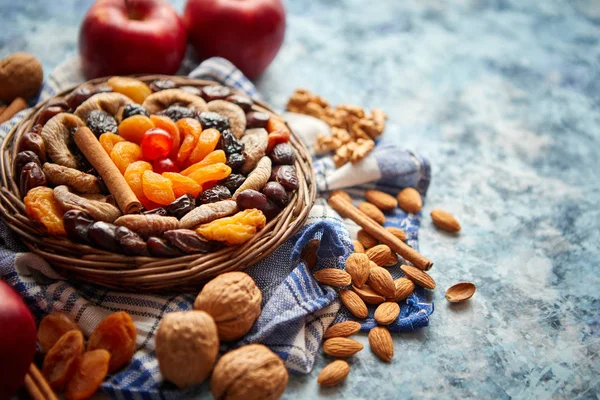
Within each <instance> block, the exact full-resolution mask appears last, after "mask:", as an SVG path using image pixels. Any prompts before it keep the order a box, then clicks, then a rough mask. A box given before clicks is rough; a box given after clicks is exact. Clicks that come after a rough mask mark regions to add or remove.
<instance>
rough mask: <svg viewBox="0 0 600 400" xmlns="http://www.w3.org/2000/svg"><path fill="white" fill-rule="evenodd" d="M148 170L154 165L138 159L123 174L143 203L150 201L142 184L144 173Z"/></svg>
mask: <svg viewBox="0 0 600 400" xmlns="http://www.w3.org/2000/svg"><path fill="white" fill-rule="evenodd" d="M146 171H152V165H150V163H149V162H146V161H136V162H133V163H131V164H129V165H128V166H127V169H126V170H125V174H124V175H123V176H124V178H125V181H127V184H128V185H129V187H130V188H131V190H132V191H133V193H134V194H135V197H137V198H138V200H139V201H140V202H142V203H144V202H147V201H148V198H147V197H146V195H145V194H144V189H143V186H142V175H143V174H144V172H146ZM144 206H145V205H144Z"/></svg>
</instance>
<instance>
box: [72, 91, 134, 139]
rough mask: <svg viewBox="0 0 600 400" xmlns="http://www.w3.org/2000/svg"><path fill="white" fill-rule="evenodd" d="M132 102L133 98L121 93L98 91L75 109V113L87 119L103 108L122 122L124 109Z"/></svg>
mask: <svg viewBox="0 0 600 400" xmlns="http://www.w3.org/2000/svg"><path fill="white" fill-rule="evenodd" d="M131 103H133V100H131V99H130V98H129V97H127V96H125V95H124V94H121V93H98V94H95V95H93V96H92V97H90V98H89V99H87V100H86V101H84V102H83V103H81V105H80V106H79V107H77V109H76V110H75V115H76V116H78V117H79V118H81V119H82V120H84V121H86V120H87V119H88V117H89V116H90V113H91V112H92V111H94V110H102V111H104V112H106V113H107V114H109V115H112V116H113V117H115V118H116V120H117V122H120V121H121V119H122V117H123V109H124V108H125V106H126V105H127V104H131ZM115 133H116V132H115Z"/></svg>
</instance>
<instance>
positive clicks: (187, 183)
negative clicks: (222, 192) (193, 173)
mask: <svg viewBox="0 0 600 400" xmlns="http://www.w3.org/2000/svg"><path fill="white" fill-rule="evenodd" d="M162 176H164V177H165V178H167V179H169V180H170V181H171V182H172V183H173V193H174V194H175V197H180V196H183V195H184V194H188V193H189V194H190V195H192V197H196V196H198V194H199V193H200V191H201V190H202V186H201V185H199V184H198V183H197V182H196V181H195V180H193V179H192V178H188V177H187V176H184V175H181V174H178V173H174V172H164V173H163V174H162Z"/></svg>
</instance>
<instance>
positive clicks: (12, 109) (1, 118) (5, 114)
mask: <svg viewBox="0 0 600 400" xmlns="http://www.w3.org/2000/svg"><path fill="white" fill-rule="evenodd" d="M26 108H27V102H26V101H25V100H23V99H22V98H21V97H17V98H16V99H14V100H13V101H12V103H10V105H9V106H8V107H6V109H5V110H4V111H2V113H1V114H0V124H2V123H4V122H6V121H8V120H9V119H11V118H12V117H14V115H15V114H16V113H18V112H19V111H23V110H24V109H26Z"/></svg>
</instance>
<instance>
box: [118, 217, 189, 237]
mask: <svg viewBox="0 0 600 400" xmlns="http://www.w3.org/2000/svg"><path fill="white" fill-rule="evenodd" d="M114 224H115V225H117V226H125V227H127V228H129V229H131V230H132V231H134V232H135V233H137V234H138V235H140V236H142V237H143V238H148V237H149V236H160V235H162V234H163V232H166V231H170V230H172V229H177V228H178V227H179V221H178V220H177V218H175V217H164V216H162V215H153V214H129V215H123V216H121V217H119V218H117V220H116V221H115V222H114Z"/></svg>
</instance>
